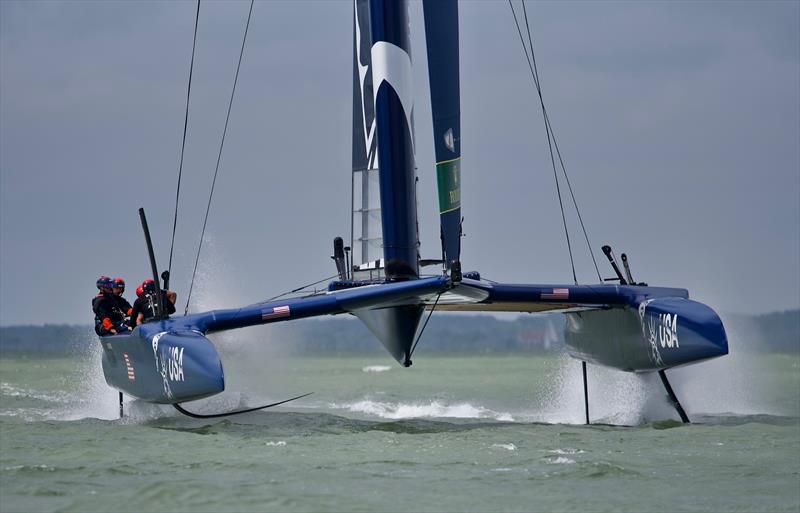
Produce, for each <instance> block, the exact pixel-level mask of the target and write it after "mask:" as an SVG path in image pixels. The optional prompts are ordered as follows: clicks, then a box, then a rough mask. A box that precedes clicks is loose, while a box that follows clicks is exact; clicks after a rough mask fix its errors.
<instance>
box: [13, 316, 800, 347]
mask: <svg viewBox="0 0 800 513" xmlns="http://www.w3.org/2000/svg"><path fill="white" fill-rule="evenodd" d="M723 320H724V322H725V325H726V329H727V331H728V334H729V337H731V338H732V337H738V339H739V340H741V341H742V342H743V343H745V344H746V345H747V347H748V349H750V350H753V349H757V350H763V351H768V352H782V353H797V352H798V351H800V310H790V311H785V312H774V313H769V314H762V315H743V314H734V315H727V316H723ZM249 329H251V330H253V329H256V330H260V331H257V332H256V337H261V338H264V337H266V338H268V339H269V340H270V343H274V344H280V345H281V346H284V347H286V348H288V349H290V350H291V352H293V353H297V354H302V353H321V354H342V355H346V354H355V353H358V354H363V353H372V352H382V351H383V348H382V347H381V345H380V343H379V342H378V341H377V340H376V339H375V337H374V336H373V335H372V334H371V333H370V332H369V331H368V330H367V328H366V327H365V326H364V325H363V324H362V323H361V322H359V321H358V320H357V319H355V318H353V317H351V316H344V315H343V316H336V317H325V318H319V319H308V320H303V321H297V322H289V323H276V324H273V325H269V326H261V327H258V328H249ZM96 343H97V336H96V335H95V334H94V330H93V329H92V327H91V326H80V325H78V326H76V325H64V324H45V325H43V326H6V327H0V356H13V355H20V354H46V355H54V356H55V355H69V354H78V353H83V352H85V351H86V349H87V347H89V345H90V344H96ZM420 343H421V344H423V345H424V346H425V351H426V352H430V353H448V354H452V353H461V354H474V355H481V354H507V353H517V352H528V353H546V352H551V351H558V350H560V349H562V348H563V346H564V316H563V315H560V314H550V315H520V316H518V317H516V318H513V319H498V318H496V317H493V316H490V315H453V314H436V313H434V315H433V316H432V317H431V319H430V322H429V324H428V325H427V327H426V328H425V332H424V334H423V336H422V338H421V340H420Z"/></svg>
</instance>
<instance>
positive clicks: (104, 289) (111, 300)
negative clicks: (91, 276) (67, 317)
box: [92, 276, 130, 337]
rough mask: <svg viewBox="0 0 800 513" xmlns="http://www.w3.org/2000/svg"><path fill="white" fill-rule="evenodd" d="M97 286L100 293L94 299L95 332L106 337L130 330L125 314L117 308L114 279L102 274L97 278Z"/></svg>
mask: <svg viewBox="0 0 800 513" xmlns="http://www.w3.org/2000/svg"><path fill="white" fill-rule="evenodd" d="M97 288H98V289H99V290H100V294H98V295H97V296H96V297H95V298H94V299H92V310H93V311H94V331H95V333H97V334H98V335H99V336H101V337H105V336H107V335H116V334H117V333H120V332H126V331H129V329H130V328H128V326H127V325H125V324H124V319H125V316H124V314H123V313H122V312H121V311H120V310H119V308H117V299H116V297H115V296H114V292H113V288H114V280H112V279H111V278H109V277H108V276H101V277H100V278H99V279H98V280H97Z"/></svg>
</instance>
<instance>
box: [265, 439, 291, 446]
mask: <svg viewBox="0 0 800 513" xmlns="http://www.w3.org/2000/svg"><path fill="white" fill-rule="evenodd" d="M264 445H266V446H268V447H286V442H284V441H283V440H279V441H277V442H267V443H266V444H264Z"/></svg>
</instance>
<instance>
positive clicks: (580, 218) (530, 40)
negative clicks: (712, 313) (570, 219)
mask: <svg viewBox="0 0 800 513" xmlns="http://www.w3.org/2000/svg"><path fill="white" fill-rule="evenodd" d="M522 13H523V15H524V16H525V28H526V30H527V32H528V44H529V45H530V49H531V60H533V69H534V71H535V72H536V85H537V87H538V86H539V69H538V68H537V67H536V54H535V53H534V51H533V37H532V36H531V26H530V24H529V23H528V10H527V9H526V7H525V0H522ZM541 96H542V93H541V89H539V98H540V99H541ZM542 115H543V116H544V121H545V123H546V124H547V127H548V128H549V130H550V133H551V134H552V135H553V146H555V148H556V154H558V161H559V163H560V164H561V172H562V173H563V174H564V180H565V181H566V182H567V188H568V189H569V194H570V196H571V197H572V205H573V206H574V207H575V213H576V214H578V221H580V225H581V230H582V231H583V237H584V239H586V247H587V248H589V255H590V256H591V257H592V263H593V264H594V270H595V271H596V272H597V279H598V280H599V281H600V283H602V282H603V278H602V277H601V276H600V269H599V268H598V267H597V260H596V259H595V258H594V250H592V245H591V243H590V242H589V235H588V234H587V232H586V226H585V225H584V224H583V216H581V210H580V208H578V202H577V200H576V199H575V193H574V192H573V190H572V184H571V183H570V181H569V175H567V168H566V166H565V165H564V159H563V158H562V157H561V150H560V149H559V148H558V142H557V141H556V133H555V131H554V130H553V125H551V124H550V116H549V115H548V114H547V109H545V106H544V101H542ZM575 283H577V280H576V281H575Z"/></svg>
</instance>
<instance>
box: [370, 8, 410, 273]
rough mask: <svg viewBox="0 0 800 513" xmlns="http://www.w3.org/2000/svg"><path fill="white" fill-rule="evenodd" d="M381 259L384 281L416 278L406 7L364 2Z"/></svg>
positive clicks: (408, 44) (408, 46) (408, 45)
mask: <svg viewBox="0 0 800 513" xmlns="http://www.w3.org/2000/svg"><path fill="white" fill-rule="evenodd" d="M369 8H370V20H371V29H372V30H371V32H372V51H371V55H372V88H373V93H374V96H375V119H376V128H377V136H378V165H379V168H380V196H381V214H382V225H383V226H382V227H383V255H384V261H385V264H384V265H385V272H386V276H387V278H389V279H393V280H398V279H409V278H416V277H417V276H418V275H419V249H418V246H419V244H418V236H417V202H416V187H415V185H416V183H415V182H416V176H415V171H414V142H413V135H412V111H413V107H414V103H413V98H414V96H413V81H412V77H411V55H410V43H409V39H408V6H407V5H406V2H405V1H401V0H370V6H369Z"/></svg>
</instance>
